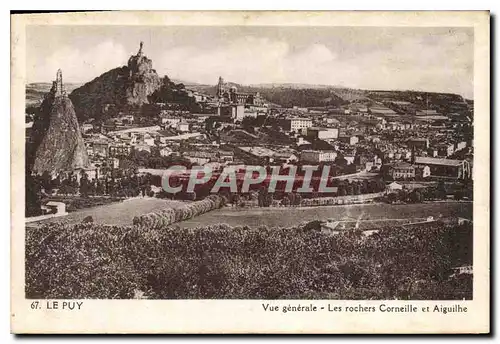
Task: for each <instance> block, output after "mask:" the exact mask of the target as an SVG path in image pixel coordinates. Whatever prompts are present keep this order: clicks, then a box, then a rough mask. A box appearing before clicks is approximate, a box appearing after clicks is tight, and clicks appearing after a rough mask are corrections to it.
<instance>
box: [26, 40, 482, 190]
mask: <svg viewBox="0 0 500 344" xmlns="http://www.w3.org/2000/svg"><path fill="white" fill-rule="evenodd" d="M128 64H129V68H130V75H133V73H150V70H151V68H152V64H151V60H149V59H147V58H146V57H145V56H144V53H143V46H142V42H141V46H140V49H139V52H138V53H137V54H136V55H133V56H131V58H130V60H129V62H128ZM155 82H156V83H158V82H157V81H155ZM164 82H165V81H164ZM169 82H170V81H169ZM170 84H172V85H175V84H174V83H172V82H170ZM148 87H149V86H148ZM153 91H154V87H153ZM169 91H170V92H173V93H180V94H182V95H183V97H179V96H177V97H170V98H169V101H161V98H162V97H161V96H157V97H156V98H157V99H156V100H153V98H154V97H149V98H147V100H144V101H143V103H142V104H141V106H136V107H129V108H128V109H127V108H124V107H122V109H120V110H119V111H117V110H116V108H117V105H116V104H113V103H105V104H103V105H102V108H101V112H102V117H100V118H88V119H85V120H84V121H81V122H80V123H78V124H79V126H78V130H79V134H78V135H77V137H79V136H80V135H81V138H82V141H81V142H80V141H79V140H77V141H78V142H79V144H78V146H81V147H78V148H74V149H73V153H74V154H76V155H75V156H74V157H73V162H72V163H70V164H69V165H68V164H67V160H64V159H63V160H61V161H62V162H64V163H61V164H58V163H51V162H50V161H51V157H50V156H51V155H52V153H53V151H50V149H49V151H48V153H47V152H46V153H47V154H45V155H43V154H41V153H39V152H40V151H41V150H43V149H41V148H40V146H39V149H38V155H36V157H35V159H34V165H32V166H33V168H32V173H31V174H32V175H33V176H36V175H38V176H39V177H36V178H41V184H42V188H43V189H46V190H44V193H45V194H50V195H57V194H59V195H72V194H74V195H81V194H84V195H89V194H90V195H118V196H120V197H134V196H139V195H142V196H158V194H162V188H161V176H162V175H163V174H164V172H165V170H166V169H167V168H169V167H170V166H173V165H179V164H180V165H183V166H186V167H187V168H193V167H194V166H205V167H210V168H211V170H213V171H216V172H218V173H222V172H223V171H227V170H233V171H241V170H242V169H244V168H245V167H247V166H252V165H259V166H266V167H267V168H270V167H272V166H281V167H284V168H286V167H287V166H309V165H313V166H314V165H321V166H324V165H328V166H330V167H331V169H330V175H329V178H330V182H331V183H332V185H333V186H336V187H338V188H337V189H336V190H337V192H331V193H330V194H328V195H318V194H312V195H308V196H306V197H312V198H314V197H318V196H329V197H335V196H345V195H358V194H363V193H370V192H374V190H376V191H377V192H380V191H384V190H385V191H389V192H392V191H395V192H398V191H399V190H403V189H405V190H407V191H408V192H411V191H412V190H415V189H421V190H425V189H427V188H429V187H430V186H434V188H435V186H436V185H437V184H439V185H440V187H441V188H444V186H443V185H446V186H448V190H452V191H450V192H448V193H451V194H452V195H453V192H455V190H461V191H460V192H459V193H458V194H457V195H455V198H456V199H462V198H466V199H471V197H472V193H471V191H472V187H471V185H472V184H471V179H472V168H473V138H472V132H473V123H472V118H473V115H472V113H473V103H472V102H471V101H468V100H465V99H463V98H462V97H460V96H454V95H446V94H426V93H423V92H418V93H416V92H381V91H377V92H365V93H364V94H363V96H359V97H357V98H355V99H354V100H351V101H348V102H344V104H343V105H340V106H335V107H333V106H323V107H320V106H315V107H304V106H300V104H297V105H294V106H292V107H283V106H280V105H279V104H275V103H271V102H269V101H267V100H266V99H265V98H264V97H263V96H262V95H261V94H260V93H259V92H255V93H248V92H240V91H239V90H238V88H237V86H235V85H234V84H232V83H229V82H225V81H224V79H223V77H222V76H221V77H219V79H218V81H217V82H216V84H215V85H214V86H212V87H211V89H210V88H209V89H208V91H207V92H206V93H202V92H199V91H195V90H191V89H189V88H187V87H185V86H184V85H175V87H173V88H171V89H169ZM53 92H54V94H53V95H52V96H53V97H54V99H55V100H56V101H57V100H58V99H65V100H67V101H68V100H69V99H70V98H71V96H70V97H68V95H67V94H66V91H65V86H64V84H63V71H61V70H59V71H57V78H56V80H55V81H54V84H53ZM148 92H149V93H150V94H153V92H152V91H151V90H150V91H148ZM157 93H158V92H157ZM412 97H413V99H414V101H413V102H411V101H408V98H412ZM158 99H160V100H158ZM193 104H194V105H196V106H193ZM443 104H444V105H443ZM42 107H43V105H42ZM193 107H195V108H197V109H199V111H198V112H195V111H193ZM111 109H114V110H115V111H114V112H113V116H109V115H108V113H110V112H111ZM443 109H447V110H449V109H452V110H453V111H454V112H444V111H443ZM76 117H77V118H78V117H79V116H78V113H77V114H76ZM26 118H27V119H26V122H27V123H26V140H27V149H29V148H28V146H30V145H36V143H37V142H36V141H37V139H39V138H40V137H39V135H37V134H36V131H34V130H36V124H35V125H34V123H33V116H32V115H30V114H26ZM35 120H36V119H35ZM49 131H50V130H49ZM53 149H56V148H54V147H53ZM57 149H63V148H62V147H59V148H57ZM68 149H69V147H68ZM28 155H29V154H28ZM37 159H38V160H37ZM374 181H376V182H378V184H379V185H380V183H381V182H383V184H382V186H379V187H377V188H371V187H369V186H368V183H369V182H374ZM343 182H345V183H346V185H345V186H344V185H342V183H343ZM353 185H354V186H353ZM339 186H340V187H339ZM39 191H40V190H39ZM39 191H38V192H39ZM176 197H179V198H183V197H184V198H186V197H187V198H188V199H197V198H200V197H203V196H201V195H182V194H180V195H177V196H176ZM443 197H445V196H443ZM238 198H239V197H238ZM275 198H280V196H277V197H275ZM431 198H432V197H431Z"/></svg>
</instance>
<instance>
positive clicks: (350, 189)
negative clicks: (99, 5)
mask: <svg viewBox="0 0 500 344" xmlns="http://www.w3.org/2000/svg"><path fill="white" fill-rule="evenodd" d="M11 20H12V55H11V56H12V57H11V59H12V60H11V67H12V78H11V90H12V99H11V104H12V106H11V132H12V135H11V137H12V145H11V155H12V166H11V171H12V172H11V173H12V190H11V199H12V228H11V233H12V234H11V238H12V242H11V247H12V249H11V252H12V258H11V259H12V270H11V276H12V286H11V300H12V304H11V329H12V332H14V333H489V331H490V326H489V324H490V306H489V302H490V289H489V285H490V261H489V258H490V242H489V236H490V224H489V218H490V217H489V211H490V210H489V203H490V198H489V188H490V186H489V180H490V178H489V176H490V153H489V141H490V140H489V139H490V105H489V104H490V99H489V97H490V77H489V69H490V61H489V53H490V48H489V46H490V34H489V30H490V28H489V27H490V26H489V20H490V19H489V12H487V11H477V12H299V11H295V12H294V11H289V12H285V11H283V12H272V11H269V12H151V11H150V12H95V13H53V14H15V15H12V16H11ZM23 116H24V118H23Z"/></svg>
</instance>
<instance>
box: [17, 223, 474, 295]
mask: <svg viewBox="0 0 500 344" xmlns="http://www.w3.org/2000/svg"><path fill="white" fill-rule="evenodd" d="M164 216H165V214H162V215H161V216H160V215H159V214H147V215H146V216H144V220H145V221H151V222H154V221H156V220H157V219H158V218H164ZM309 227H312V228H311V229H316V228H317V226H316V224H310V225H309ZM305 229H307V228H304V227H301V226H299V227H292V228H268V227H266V226H261V227H259V228H249V227H235V228H231V227H229V226H227V225H225V224H219V225H212V226H208V227H199V228H194V229H186V228H174V227H169V226H167V227H162V228H161V229H160V228H153V227H139V226H130V227H127V226H105V225H100V224H94V223H87V224H77V225H75V226H67V225H62V224H49V225H46V226H43V227H40V228H27V229H26V297H27V298H54V299H55V298H62V299H67V298H71V299H80V298H94V299H126V298H133V297H134V295H136V292H137V290H139V291H141V292H143V293H144V297H147V298H153V299H193V298H203V299H210V298H219V299H220V298H226V299H280V298H282V299H295V298H297V299H304V298H316V299H317V298H324V299H381V300H384V299H394V298H398V299H427V300H431V299H462V298H467V299H471V298H472V278H471V276H470V275H469V276H467V275H458V276H456V277H450V276H451V275H452V271H451V268H453V267H457V266H461V265H471V264H472V226H471V225H470V224H469V225H461V226H457V225H453V224H444V223H437V222H434V223H430V224H423V225H418V226H412V227H411V228H405V227H404V226H403V227H398V228H395V227H394V226H388V227H387V228H385V227H384V228H379V233H378V235H372V236H369V237H365V236H363V235H360V233H356V232H353V231H346V232H342V233H340V234H338V235H327V234H324V233H322V232H320V231H317V230H305Z"/></svg>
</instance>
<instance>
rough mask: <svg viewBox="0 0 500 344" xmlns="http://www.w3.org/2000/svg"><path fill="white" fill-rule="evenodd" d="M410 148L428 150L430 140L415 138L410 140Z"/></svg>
mask: <svg viewBox="0 0 500 344" xmlns="http://www.w3.org/2000/svg"><path fill="white" fill-rule="evenodd" d="M407 143H408V146H409V147H410V148H415V149H428V148H429V139H426V138H425V139H424V138H413V139H409V140H408V142H407Z"/></svg>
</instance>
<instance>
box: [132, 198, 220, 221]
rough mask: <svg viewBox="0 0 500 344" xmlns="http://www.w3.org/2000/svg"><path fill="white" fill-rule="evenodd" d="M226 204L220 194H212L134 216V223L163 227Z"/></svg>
mask: <svg viewBox="0 0 500 344" xmlns="http://www.w3.org/2000/svg"><path fill="white" fill-rule="evenodd" d="M224 204H225V198H224V197H223V196H219V195H210V196H208V197H206V198H205V199H203V200H201V201H196V202H192V203H185V204H184V205H183V206H182V207H178V208H167V209H164V210H161V211H156V212H152V213H148V214H144V215H141V216H136V217H134V219H133V221H132V224H133V225H137V226H143V227H148V228H162V227H166V226H168V225H171V224H173V223H175V222H179V221H185V220H189V219H191V218H193V217H195V216H198V215H201V214H204V213H206V212H209V211H211V210H214V209H219V208H221V207H223V206H224Z"/></svg>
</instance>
